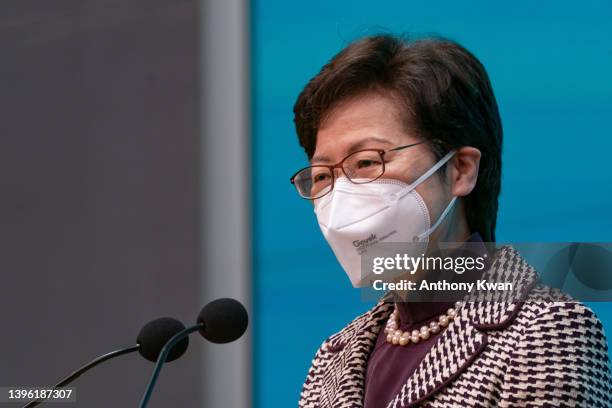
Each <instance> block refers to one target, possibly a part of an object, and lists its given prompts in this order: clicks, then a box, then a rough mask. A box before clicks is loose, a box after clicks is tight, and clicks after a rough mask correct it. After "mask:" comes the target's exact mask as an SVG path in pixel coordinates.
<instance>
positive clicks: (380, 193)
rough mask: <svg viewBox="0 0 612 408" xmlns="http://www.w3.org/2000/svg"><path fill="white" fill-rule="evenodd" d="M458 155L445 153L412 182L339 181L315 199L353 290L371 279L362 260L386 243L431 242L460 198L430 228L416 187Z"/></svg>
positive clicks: (326, 233)
mask: <svg viewBox="0 0 612 408" xmlns="http://www.w3.org/2000/svg"><path fill="white" fill-rule="evenodd" d="M454 154H455V151H451V152H449V153H448V154H446V156H444V157H443V158H442V159H441V160H440V161H439V162H437V163H436V164H434V165H433V166H432V167H431V168H430V169H429V170H427V171H426V172H425V173H424V174H423V175H421V176H420V177H419V178H418V179H416V180H415V181H414V183H412V184H406V183H404V182H403V181H400V180H392V179H379V180H375V181H372V182H370V183H365V184H355V183H352V182H351V181H350V180H348V179H347V178H346V177H341V178H339V179H337V180H336V181H335V183H334V189H333V190H332V191H331V192H330V193H329V194H327V195H325V196H323V197H321V198H319V199H316V200H315V204H314V211H315V213H316V215H317V220H318V222H319V226H320V227H321V231H322V232H323V236H324V237H325V239H326V240H327V242H328V243H329V245H330V246H331V248H332V250H333V251H334V254H335V255H336V258H337V259H338V261H339V262H340V265H342V267H343V268H344V270H345V272H346V273H347V275H348V276H349V278H350V280H351V283H352V284H353V286H354V287H356V288H357V287H362V286H364V284H366V283H368V282H369V279H368V277H369V276H367V275H365V273H363V274H362V271H361V257H362V256H363V255H364V254H365V252H367V251H368V250H370V249H371V248H373V247H375V246H376V245H379V244H380V243H382V242H399V243H405V242H410V243H412V242H424V243H427V242H428V241H429V235H431V233H432V232H433V231H434V230H435V229H436V228H437V227H438V225H440V223H442V221H443V220H444V218H445V217H446V216H447V215H448V213H449V212H450V210H451V209H452V208H453V205H454V204H455V201H456V199H457V197H453V199H452V200H451V202H450V203H449V204H448V206H447V207H446V209H445V210H444V211H443V212H442V214H441V215H440V217H438V220H437V221H436V222H435V223H434V225H433V226H431V225H430V217H429V211H428V210H427V206H426V205H425V202H424V201H423V198H422V197H421V195H420V194H419V193H417V191H416V187H417V186H418V185H419V184H421V183H423V182H424V181H425V180H427V178H429V177H430V176H431V175H432V174H434V173H435V172H436V171H438V169H440V167H442V166H443V165H444V164H445V163H446V162H447V161H449V160H450V159H451V157H453V155H454ZM425 245H426V244H425ZM364 272H365V271H364ZM362 275H364V276H362Z"/></svg>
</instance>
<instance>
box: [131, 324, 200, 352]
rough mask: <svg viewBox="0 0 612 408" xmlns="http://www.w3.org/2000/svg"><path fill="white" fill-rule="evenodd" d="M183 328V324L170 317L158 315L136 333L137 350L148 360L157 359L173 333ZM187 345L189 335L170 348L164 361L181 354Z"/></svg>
mask: <svg viewBox="0 0 612 408" xmlns="http://www.w3.org/2000/svg"><path fill="white" fill-rule="evenodd" d="M184 329H185V325H184V324H183V323H181V322H180V321H178V320H176V319H174V318H172V317H160V318H159V319H155V320H152V321H150V322H149V323H147V324H146V325H145V326H144V327H143V328H142V329H141V330H140V333H138V337H137V338H136V343H137V344H138V346H139V348H138V352H139V353H140V355H141V356H143V357H144V358H146V359H147V360H149V361H153V362H155V361H157V357H159V354H160V353H161V350H162V348H164V345H165V344H166V343H167V342H168V340H170V339H171V338H172V337H173V336H174V335H175V334H177V333H178V332H180V331H181V330H184ZM188 345H189V337H185V338H184V339H182V340H181V341H179V342H178V343H176V345H175V346H174V347H173V348H172V350H170V353H168V357H167V358H166V362H168V361H173V360H176V359H177V358H179V357H180V356H182V355H183V354H184V353H185V351H186V350H187V346H188Z"/></svg>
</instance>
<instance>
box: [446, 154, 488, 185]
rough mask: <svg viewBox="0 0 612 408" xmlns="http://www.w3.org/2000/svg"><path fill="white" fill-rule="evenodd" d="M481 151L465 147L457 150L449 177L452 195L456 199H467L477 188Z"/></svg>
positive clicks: (450, 165) (450, 164)
mask: <svg viewBox="0 0 612 408" xmlns="http://www.w3.org/2000/svg"><path fill="white" fill-rule="evenodd" d="M480 156H481V154H480V150H478V149H477V148H475V147H471V146H464V147H462V148H460V149H458V150H457V153H455V155H454V156H453V159H452V160H451V161H450V163H449V172H448V174H449V176H450V178H451V180H450V182H451V185H452V186H453V187H452V190H451V192H452V194H453V196H455V197H465V196H466V195H468V194H470V193H471V192H472V190H474V187H475V186H476V180H477V179H478V167H479V166H480Z"/></svg>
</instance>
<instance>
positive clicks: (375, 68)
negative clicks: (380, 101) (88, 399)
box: [293, 34, 503, 242]
mask: <svg viewBox="0 0 612 408" xmlns="http://www.w3.org/2000/svg"><path fill="white" fill-rule="evenodd" d="M371 90H376V91H381V92H385V93H387V94H389V95H390V96H392V97H394V98H396V99H397V100H398V101H400V103H401V105H402V110H401V112H402V116H403V122H404V123H405V125H406V126H407V127H408V128H409V129H411V130H413V131H415V132H417V134H418V135H419V136H420V137H422V138H424V139H425V140H426V141H427V142H428V143H429V144H430V146H431V147H432V149H433V151H434V153H435V155H436V156H437V157H438V159H440V158H442V156H443V155H444V154H445V153H446V152H448V150H449V149H450V148H459V147H462V146H473V147H475V148H477V149H479V150H480V152H481V154H482V156H481V159H480V167H479V173H478V180H477V182H476V186H475V187H474V190H473V191H472V192H471V193H470V194H469V195H467V196H466V197H464V204H465V210H466V217H467V222H468V226H469V228H470V230H471V231H472V232H478V233H480V235H481V237H482V239H483V240H484V241H487V242H494V241H495V224H496V220H497V209H498V197H499V193H500V189H501V151H502V136H503V131H502V124H501V118H500V116H499V110H498V107H497V102H496V100H495V96H494V94H493V88H492V87H491V82H490V80H489V77H488V75H487V72H486V71H485V69H484V67H483V65H482V64H481V63H480V61H479V60H478V59H477V58H476V57H475V56H474V55H473V54H472V53H471V52H469V51H468V50H466V49H465V48H464V47H462V46H461V45H459V44H457V43H456V42H454V41H452V40H448V39H444V38H439V37H435V38H423V39H417V40H408V39H405V38H404V37H401V36H394V35H389V34H384V35H375V36H369V37H365V38H362V39H360V40H357V41H355V42H353V43H351V44H349V45H348V46H347V47H346V48H344V49H343V50H342V51H340V52H339V53H338V54H337V55H335V56H334V57H333V58H332V59H331V60H330V61H329V62H328V63H327V64H326V65H324V66H323V68H322V69H321V71H320V72H319V73H318V74H317V75H316V76H315V77H314V78H312V79H311V80H310V81H309V82H308V84H307V85H306V86H305V87H304V89H303V90H302V92H301V93H300V95H299V96H298V98H297V101H296V103H295V106H294V109H293V112H294V114H295V117H294V122H295V126H296V131H297V134H298V138H299V141H300V144H301V146H302V147H303V148H304V150H305V151H306V154H307V156H308V158H309V159H311V158H312V156H313V154H314V150H315V147H316V138H317V131H318V128H319V126H320V125H321V123H322V121H323V120H324V118H325V115H326V114H327V113H329V112H330V111H331V108H333V107H334V106H335V105H336V104H337V103H338V102H340V101H342V100H344V99H345V98H349V97H351V96H356V95H358V94H360V93H363V92H367V91H371Z"/></svg>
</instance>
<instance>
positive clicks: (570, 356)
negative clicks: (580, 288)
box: [506, 285, 612, 406]
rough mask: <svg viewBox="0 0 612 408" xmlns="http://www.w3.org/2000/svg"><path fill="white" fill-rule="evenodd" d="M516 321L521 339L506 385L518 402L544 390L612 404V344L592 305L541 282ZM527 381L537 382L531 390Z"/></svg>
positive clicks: (532, 292) (544, 391)
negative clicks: (611, 351) (610, 348)
mask: <svg viewBox="0 0 612 408" xmlns="http://www.w3.org/2000/svg"><path fill="white" fill-rule="evenodd" d="M513 325H514V326H515V329H517V330H515V331H514V334H515V336H516V343H515V346H514V347H513V350H512V353H511V359H510V364H509V369H508V371H507V375H506V380H507V381H506V386H507V387H508V389H509V390H511V392H509V394H508V395H511V398H512V399H513V400H514V402H516V403H518V402H519V401H522V400H523V399H527V398H534V395H536V394H538V395H539V393H540V392H541V393H547V394H550V395H557V396H559V398H565V397H567V398H570V397H571V398H570V399H573V398H576V400H577V401H588V402H589V403H590V404H591V405H590V406H608V404H610V403H612V401H611V400H610V397H609V395H610V394H611V393H612V378H611V375H610V360H609V355H608V343H607V341H606V337H605V333H604V329H603V325H602V324H601V321H600V320H599V318H598V317H597V316H596V314H595V313H594V312H593V311H592V310H591V309H590V308H589V307H588V306H586V305H585V304H583V303H581V302H579V301H576V300H575V299H573V298H571V297H570V296H568V295H566V294H564V293H562V292H559V291H558V290H556V289H552V288H549V287H547V286H544V285H536V286H535V287H534V288H533V290H532V291H531V293H530V294H529V296H528V297H527V298H526V299H525V302H524V303H523V305H522V306H521V308H520V310H519V312H518V313H517V315H516V318H515V322H514V324H513ZM526 379H529V381H530V382H531V385H530V387H531V391H529V392H527V391H526V390H525V389H522V388H521V387H522V385H521V384H524V383H525V381H526Z"/></svg>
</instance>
